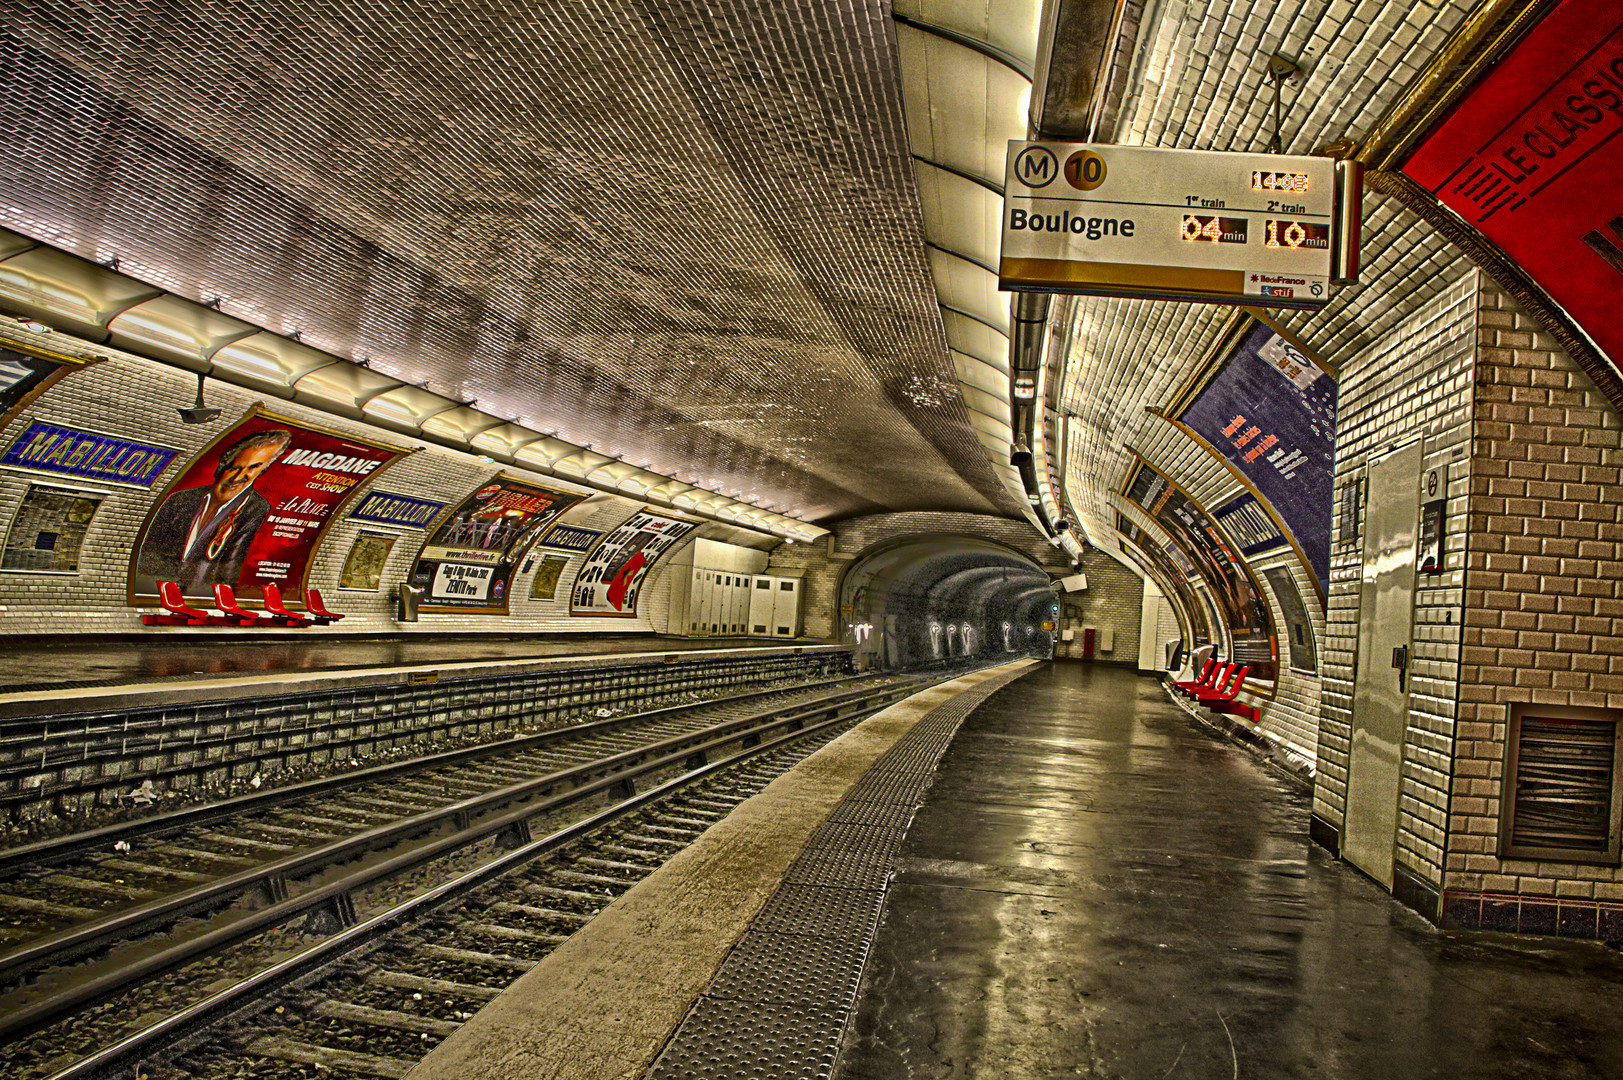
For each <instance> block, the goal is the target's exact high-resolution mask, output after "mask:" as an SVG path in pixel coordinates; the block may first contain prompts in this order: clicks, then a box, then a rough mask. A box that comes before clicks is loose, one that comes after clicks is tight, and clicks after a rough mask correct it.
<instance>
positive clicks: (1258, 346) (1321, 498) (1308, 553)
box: [1167, 318, 1336, 595]
mask: <svg viewBox="0 0 1623 1080" xmlns="http://www.w3.org/2000/svg"><path fill="white" fill-rule="evenodd" d="M1232 340H1234V344H1233V345H1232V347H1231V348H1229V349H1228V350H1227V351H1226V352H1225V353H1224V354H1223V355H1221V356H1220V357H1219V358H1218V360H1217V361H1216V362H1215V363H1214V364H1213V365H1211V367H1209V368H1208V369H1207V370H1206V371H1205V372H1204V374H1203V375H1202V377H1201V379H1200V380H1198V381H1197V382H1196V383H1195V385H1194V386H1193V387H1192V388H1191V389H1190V390H1188V391H1186V392H1185V393H1184V394H1182V395H1180V399H1179V402H1178V404H1176V405H1175V406H1174V407H1173V408H1172V409H1171V410H1170V411H1169V412H1168V414H1167V416H1168V419H1170V420H1171V421H1172V422H1173V423H1175V424H1177V425H1178V426H1179V427H1180V428H1182V429H1183V430H1184V431H1186V432H1188V433H1189V434H1190V435H1193V436H1194V437H1195V439H1196V440H1198V441H1199V442H1201V443H1202V444H1204V445H1205V446H1206V448H1207V449H1208V450H1210V451H1211V452H1212V453H1214V454H1216V455H1217V456H1218V457H1219V458H1221V459H1222V460H1223V461H1224V462H1225V463H1226V464H1227V465H1228V467H1229V468H1230V470H1232V471H1233V472H1234V473H1235V474H1237V475H1238V476H1240V477H1241V478H1242V479H1243V480H1244V481H1245V483H1246V485H1247V486H1248V487H1249V488H1250V489H1251V490H1252V491H1255V492H1256V493H1257V494H1258V495H1260V496H1261V498H1262V501H1263V503H1264V505H1265V507H1266V508H1267V509H1269V510H1271V511H1272V513H1273V516H1274V517H1275V518H1277V519H1278V521H1279V524H1280V525H1281V526H1282V531H1283V532H1284V533H1285V534H1286V538H1287V539H1290V540H1294V541H1295V542H1296V546H1297V548H1298V549H1299V550H1300V551H1301V553H1302V560H1303V562H1305V563H1306V564H1307V567H1308V568H1309V569H1310V570H1312V571H1313V574H1314V576H1315V577H1316V578H1317V579H1318V582H1319V590H1320V594H1321V595H1322V594H1323V593H1324V590H1325V589H1326V588H1328V586H1329V580H1330V526H1331V519H1332V518H1333V516H1334V510H1335V493H1334V490H1333V484H1334V479H1333V476H1332V471H1333V469H1334V467H1335V456H1336V379H1335V376H1334V375H1332V374H1331V373H1330V372H1329V370H1328V369H1327V368H1326V367H1325V366H1324V365H1323V364H1322V363H1321V362H1320V361H1319V360H1318V358H1317V357H1315V356H1313V355H1312V354H1311V353H1309V352H1307V351H1306V350H1305V349H1303V348H1300V347H1299V346H1297V345H1296V344H1295V343H1294V342H1291V341H1288V340H1286V338H1285V337H1284V336H1283V335H1281V334H1280V333H1278V332H1277V331H1276V330H1275V329H1274V328H1273V327H1272V326H1271V325H1269V324H1268V323H1265V322H1262V321H1259V320H1257V319H1254V318H1252V319H1248V320H1247V321H1246V322H1245V323H1243V324H1242V325H1241V327H1240V330H1239V333H1238V335H1237V338H1235V339H1232Z"/></svg>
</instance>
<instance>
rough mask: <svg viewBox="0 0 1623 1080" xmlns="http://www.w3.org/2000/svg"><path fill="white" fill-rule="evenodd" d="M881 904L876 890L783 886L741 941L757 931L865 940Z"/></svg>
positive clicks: (881, 894) (878, 892)
mask: <svg viewBox="0 0 1623 1080" xmlns="http://www.w3.org/2000/svg"><path fill="white" fill-rule="evenodd" d="M884 902H885V894H884V893H882V892H880V891H879V890H878V889H836V888H826V887H825V888H818V887H817V886H815V885H791V884H783V885H780V886H778V890H777V892H775V893H773V894H772V896H771V898H770V899H768V900H767V902H766V906H765V907H763V908H762V909H761V913H760V914H759V915H757V916H756V917H755V922H753V923H751V924H750V928H749V933H747V934H745V935H744V940H745V941H748V940H749V936H750V934H754V933H756V932H757V931H762V932H768V933H779V934H808V935H817V936H819V937H848V938H857V939H861V938H865V937H866V936H868V935H869V934H871V933H872V932H873V928H874V927H875V926H876V925H878V923H879V908H880V906H881V905H882V904H883V903H884Z"/></svg>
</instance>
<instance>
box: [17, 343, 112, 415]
mask: <svg viewBox="0 0 1623 1080" xmlns="http://www.w3.org/2000/svg"><path fill="white" fill-rule="evenodd" d="M99 362H100V361H99V360H97V359H94V358H86V357H80V356H58V355H56V354H55V353H49V352H46V351H45V350H44V349H33V348H30V347H28V346H25V345H22V344H20V343H18V342H13V341H4V342H0V428H4V427H5V426H6V425H7V424H9V423H11V421H12V420H13V419H14V418H15V417H16V416H17V414H18V413H20V412H22V411H23V409H25V408H27V407H28V405H29V403H30V402H32V401H33V400H34V399H35V398H37V397H39V396H40V395H41V394H43V393H44V392H45V391H46V390H48V389H50V387H51V386H52V385H54V384H55V383H56V382H57V381H58V380H60V379H61V378H62V376H64V375H66V374H68V373H69V372H70V371H75V370H77V369H79V368H83V367H88V366H89V365H91V364H95V363H99Z"/></svg>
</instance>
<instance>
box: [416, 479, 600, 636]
mask: <svg viewBox="0 0 1623 1080" xmlns="http://www.w3.org/2000/svg"><path fill="white" fill-rule="evenodd" d="M585 497H586V496H585V495H580V494H576V493H574V492H569V491H556V490H554V489H552V488H548V487H542V486H541V485H539V484H532V483H529V482H528V481H525V480H519V479H517V478H516V477H511V476H506V475H498V476H495V477H492V478H491V480H490V482H489V483H486V484H482V485H480V486H479V488H478V489H477V490H475V491H474V492H473V493H472V494H471V495H469V496H468V497H467V498H465V499H463V500H462V501H461V502H460V503H458V504H457V506H456V507H455V508H454V509H453V510H451V511H450V513H449V514H447V515H446V516H444V517H442V518H440V520H439V521H438V522H437V523H436V524H435V527H434V531H433V532H432V533H431V534H430V535H429V537H428V542H427V543H425V544H424V545H423V550H422V552H421V553H420V554H419V555H418V556H417V568H416V569H415V570H413V571H412V575H411V583H412V584H413V585H415V586H417V587H418V588H420V589H422V590H423V600H422V604H421V607H420V610H422V611H428V612H456V613H461V614H465V615H506V614H507V612H508V608H509V606H510V603H511V598H512V588H513V576H514V574H516V573H517V571H518V566H519V562H520V561H521V560H522V559H523V558H524V554H525V552H527V551H529V550H530V547H531V545H533V544H534V543H535V542H536V541H537V540H539V539H540V537H541V534H542V532H544V531H545V530H546V529H547V527H548V526H550V525H551V524H552V523H553V522H555V521H557V520H558V518H559V517H561V516H562V515H563V512H564V511H565V510H568V509H569V508H570V507H571V506H574V505H575V504H576V503H578V502H580V501H581V500H582V499H584V498H585Z"/></svg>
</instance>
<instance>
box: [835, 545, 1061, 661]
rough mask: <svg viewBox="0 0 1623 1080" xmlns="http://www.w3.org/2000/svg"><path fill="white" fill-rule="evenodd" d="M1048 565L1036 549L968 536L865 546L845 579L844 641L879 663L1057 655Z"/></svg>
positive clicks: (842, 600)
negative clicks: (1028, 552)
mask: <svg viewBox="0 0 1623 1080" xmlns="http://www.w3.org/2000/svg"><path fill="white" fill-rule="evenodd" d="M1054 604H1055V598H1054V592H1053V587H1052V585H1051V583H1050V581H1049V577H1048V574H1047V573H1046V572H1044V571H1043V570H1042V569H1041V568H1039V567H1038V566H1037V565H1036V564H1035V563H1033V562H1032V561H1031V560H1030V559H1029V558H1027V557H1026V556H1024V555H1022V554H1020V553H1018V552H1016V551H1014V550H1012V549H1010V548H1007V547H1004V546H1003V545H1001V544H997V543H994V542H992V541H990V540H983V539H980V538H977V537H971V536H962V535H934V536H924V537H910V538H908V539H906V540H901V541H896V542H893V543H890V544H887V545H883V546H879V547H876V548H874V549H872V550H870V551H868V552H865V553H864V554H863V555H861V556H860V557H859V558H858V559H857V561H856V562H854V563H853V564H852V565H851V567H850V569H848V570H847V571H846V573H845V577H844V580H843V582H842V583H841V586H840V618H841V631H842V637H843V640H845V641H848V642H851V643H852V644H854V645H855V646H856V661H857V663H858V664H859V665H860V666H862V667H864V668H869V669H874V668H884V669H897V668H909V667H917V666H920V665H924V664H930V663H933V662H936V661H944V660H950V659H952V658H954V657H974V658H992V657H999V656H1008V655H1011V654H1026V653H1036V654H1037V655H1041V656H1047V655H1048V654H1049V653H1050V652H1051V651H1052V649H1053V635H1052V634H1051V633H1050V632H1049V631H1046V630H1044V629H1043V625H1044V623H1045V622H1049V621H1050V620H1052V619H1053V618H1054V615H1053V605H1054Z"/></svg>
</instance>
